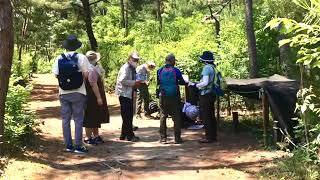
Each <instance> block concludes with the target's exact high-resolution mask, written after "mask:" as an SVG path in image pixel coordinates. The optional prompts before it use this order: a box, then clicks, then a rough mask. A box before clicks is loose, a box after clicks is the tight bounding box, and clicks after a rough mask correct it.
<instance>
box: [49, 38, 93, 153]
mask: <svg viewBox="0 0 320 180" xmlns="http://www.w3.org/2000/svg"><path fill="white" fill-rule="evenodd" d="M81 45H82V43H81V42H80V41H79V40H78V38H77V37H76V36H74V35H70V36H68V38H67V39H66V40H64V41H63V43H62V46H63V47H64V48H65V49H66V50H67V52H65V53H63V54H61V55H60V56H58V57H57V59H56V61H55V63H54V64H53V68H52V72H53V74H55V75H56V77H57V78H58V81H59V99H60V103H61V116H62V130H63V138H64V143H65V145H66V151H67V152H75V153H81V154H83V153H87V152H88V150H87V149H86V147H85V146H83V145H82V130H83V128H82V127H83V119H84V108H85V105H86V94H87V92H86V88H85V83H84V81H85V79H87V77H88V71H89V62H88V59H87V57H86V56H85V55H83V54H80V53H77V52H76V50H77V49H79V48H80V47H81ZM71 117H73V119H74V122H75V146H74V144H73V142H72V136H71V128H70V121H71Z"/></svg>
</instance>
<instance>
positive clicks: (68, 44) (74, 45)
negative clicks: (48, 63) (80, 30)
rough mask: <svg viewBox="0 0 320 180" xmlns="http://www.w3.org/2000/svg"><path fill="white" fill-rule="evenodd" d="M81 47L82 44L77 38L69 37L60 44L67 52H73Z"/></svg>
mask: <svg viewBox="0 0 320 180" xmlns="http://www.w3.org/2000/svg"><path fill="white" fill-rule="evenodd" d="M81 46H82V43H81V42H80V41H79V40H78V38H77V36H75V35H69V36H68V37H67V39H65V40H64V41H63V42H62V47H63V48H65V49H67V50H69V51H75V50H77V49H79V48H80V47H81Z"/></svg>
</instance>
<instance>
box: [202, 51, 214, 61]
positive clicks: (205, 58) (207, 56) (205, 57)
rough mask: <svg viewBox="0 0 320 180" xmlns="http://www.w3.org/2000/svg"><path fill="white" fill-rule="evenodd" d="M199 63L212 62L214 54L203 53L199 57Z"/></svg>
mask: <svg viewBox="0 0 320 180" xmlns="http://www.w3.org/2000/svg"><path fill="white" fill-rule="evenodd" d="M199 58H200V60H201V61H204V62H213V61H214V54H213V53H212V52H211V51H204V52H203V53H202V55H201V56H199Z"/></svg>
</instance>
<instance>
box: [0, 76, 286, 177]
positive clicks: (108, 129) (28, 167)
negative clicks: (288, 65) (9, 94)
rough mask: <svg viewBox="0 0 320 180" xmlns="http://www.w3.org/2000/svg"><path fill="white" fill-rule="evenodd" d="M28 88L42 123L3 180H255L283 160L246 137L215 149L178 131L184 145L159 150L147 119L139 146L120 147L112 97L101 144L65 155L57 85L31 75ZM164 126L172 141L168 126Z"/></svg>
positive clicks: (155, 125) (226, 136)
mask: <svg viewBox="0 0 320 180" xmlns="http://www.w3.org/2000/svg"><path fill="white" fill-rule="evenodd" d="M33 84H34V90H33V92H32V95H31V101H30V108H32V109H33V110H35V111H36V112H37V115H38V117H39V120H41V121H42V122H43V123H41V125H40V127H39V129H40V130H41V132H40V133H39V138H38V140H37V141H36V145H35V146H34V148H32V149H30V150H27V151H26V152H25V154H24V155H23V156H18V157H17V158H12V159H10V160H9V163H8V164H7V167H6V169H5V173H4V174H3V176H2V178H3V179H144V180H147V179H165V178H167V179H172V180H179V179H183V180H187V179H259V178H260V177H258V175H257V174H258V173H259V172H260V171H261V170H262V169H263V168H265V167H268V166H272V165H273V163H272V162H273V160H274V159H277V158H281V157H283V156H285V155H286V154H285V153H284V152H281V151H267V150H264V148H262V147H261V146H260V145H259V143H258V142H257V139H256V137H255V136H254V135H253V134H252V133H248V132H238V133H230V132H219V138H218V140H219V141H218V142H217V143H214V144H199V143H198V141H197V140H198V139H199V138H200V137H201V136H202V133H203V131H202V130H183V135H182V137H183V139H184V141H185V142H184V143H183V144H181V145H176V144H173V143H169V144H166V145H163V144H160V143H159V142H158V140H159V133H158V130H159V121H158V120H151V119H149V120H148V119H145V120H134V125H137V126H138V127H139V129H138V130H137V131H136V132H135V133H136V135H137V136H139V137H140V138H141V141H140V142H136V143H132V142H127V141H119V140H118V137H119V135H120V127H121V122H122V120H121V116H120V109H119V102H118V98H117V97H116V96H115V95H112V94H111V95H110V94H109V95H108V96H107V100H108V105H109V110H110V113H111V123H109V124H104V125H102V128H101V134H102V136H103V137H104V139H105V140H106V142H105V143H104V144H102V145H98V146H88V149H89V153H88V154H87V155H77V154H74V153H67V152H64V151H63V149H64V144H63V142H62V139H63V138H62V130H61V119H60V111H59V109H60V103H59V101H58V95H57V93H58V90H57V80H56V79H55V78H54V77H53V76H52V75H35V78H34V80H33ZM167 121H168V124H169V127H170V128H169V133H168V134H169V135H170V136H171V137H172V136H173V131H172V128H171V127H172V125H173V123H172V121H171V120H170V119H168V120H167ZM72 130H74V125H73V124H72ZM171 140H173V139H171ZM0 179H1V178H0Z"/></svg>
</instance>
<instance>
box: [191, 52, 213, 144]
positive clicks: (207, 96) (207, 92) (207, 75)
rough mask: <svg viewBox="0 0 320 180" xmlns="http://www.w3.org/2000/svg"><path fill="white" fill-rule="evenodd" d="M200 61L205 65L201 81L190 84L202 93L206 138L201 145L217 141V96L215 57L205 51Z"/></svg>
mask: <svg viewBox="0 0 320 180" xmlns="http://www.w3.org/2000/svg"><path fill="white" fill-rule="evenodd" d="M199 58H200V61H202V62H203V63H205V65H204V67H203V69H202V73H201V80H200V82H199V83H197V84H193V83H189V85H192V86H194V87H197V88H198V89H199V91H200V119H201V120H202V121H203V122H204V129H205V137H204V138H203V139H201V140H200V141H199V142H200V143H212V142H215V141H217V120H216V118H215V113H214V112H215V111H214V110H215V109H214V102H215V99H216V96H215V94H214V90H213V89H214V88H213V86H214V79H215V73H216V72H215V64H214V59H215V58H214V55H213V53H212V52H210V51H204V52H203V54H202V55H201V56H200V57H199Z"/></svg>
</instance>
